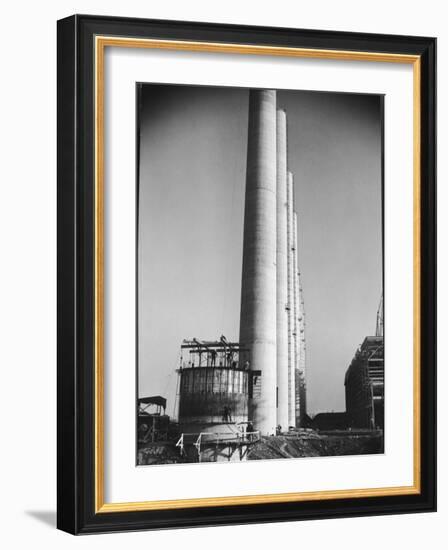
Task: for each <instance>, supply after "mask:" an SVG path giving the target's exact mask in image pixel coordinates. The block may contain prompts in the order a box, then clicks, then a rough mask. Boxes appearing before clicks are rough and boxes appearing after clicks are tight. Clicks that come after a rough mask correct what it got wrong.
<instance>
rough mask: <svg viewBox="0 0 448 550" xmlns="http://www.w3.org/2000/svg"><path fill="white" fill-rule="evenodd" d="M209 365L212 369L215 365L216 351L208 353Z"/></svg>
mask: <svg viewBox="0 0 448 550" xmlns="http://www.w3.org/2000/svg"><path fill="white" fill-rule="evenodd" d="M210 365H211V366H212V367H214V366H215V365H216V350H215V349H212V350H211V351H210Z"/></svg>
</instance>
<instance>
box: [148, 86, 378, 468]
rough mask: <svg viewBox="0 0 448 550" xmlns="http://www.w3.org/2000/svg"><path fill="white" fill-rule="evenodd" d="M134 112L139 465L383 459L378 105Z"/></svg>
mask: <svg viewBox="0 0 448 550" xmlns="http://www.w3.org/2000/svg"><path fill="white" fill-rule="evenodd" d="M137 98H138V109H137V128H138V135H137V144H138V160H137V162H138V170H137V173H138V181H137V194H138V224H137V242H138V251H137V264H138V269H137V272H138V275H137V279H138V281H137V288H138V290H137V311H138V315H137V325H138V346H137V349H138V395H137V440H138V448H137V464H138V465H156V464H178V463H186V462H188V463H192V462H228V461H250V460H266V459H283V458H303V457H322V456H338V455H365V454H375V453H383V452H384V443H383V442H384V439H383V434H384V428H385V427H384V378H385V377H384V372H385V369H384V352H383V350H384V346H383V332H384V330H383V246H382V243H383V223H382V211H383V205H382V187H383V183H382V172H383V170H382V163H383V159H382V150H383V143H382V140H383V97H382V96H381V95H374V94H371V95H369V94H365V95H362V94H348V93H328V92H318V91H298V90H268V89H244V88H224V87H223V88H217V87H207V86H181V85H165V84H163V85H162V84H161V85H157V84H145V83H140V84H138V85H137Z"/></svg>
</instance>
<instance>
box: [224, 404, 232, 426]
mask: <svg viewBox="0 0 448 550" xmlns="http://www.w3.org/2000/svg"><path fill="white" fill-rule="evenodd" d="M231 413H232V409H231V408H230V407H228V406H227V405H226V406H225V407H224V408H223V409H222V420H223V422H226V423H229V422H232V414H231Z"/></svg>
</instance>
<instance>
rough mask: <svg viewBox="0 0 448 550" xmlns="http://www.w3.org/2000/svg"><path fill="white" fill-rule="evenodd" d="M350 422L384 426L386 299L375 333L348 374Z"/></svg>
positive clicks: (346, 385)
mask: <svg viewBox="0 0 448 550" xmlns="http://www.w3.org/2000/svg"><path fill="white" fill-rule="evenodd" d="M345 400H346V409H347V416H348V423H349V425H350V426H351V427H352V428H365V429H384V337H383V299H382V298H381V302H380V306H379V308H378V313H377V326H376V335H375V336H367V337H366V338H365V339H364V341H363V343H362V344H361V345H360V347H359V348H358V350H357V351H356V353H355V356H354V357H353V359H352V362H351V364H350V366H349V368H348V370H347V373H346V375H345Z"/></svg>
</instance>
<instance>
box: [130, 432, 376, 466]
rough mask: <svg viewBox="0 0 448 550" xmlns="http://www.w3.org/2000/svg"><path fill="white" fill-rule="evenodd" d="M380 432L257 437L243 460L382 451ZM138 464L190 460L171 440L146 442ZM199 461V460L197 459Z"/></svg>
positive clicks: (309, 433)
mask: <svg viewBox="0 0 448 550" xmlns="http://www.w3.org/2000/svg"><path fill="white" fill-rule="evenodd" d="M383 452H384V449H383V434H382V432H381V431H356V432H354V431H353V432H346V431H341V432H337V431H333V432H328V433H322V432H320V433H316V432H308V433H306V434H303V435H299V436H297V434H293V435H277V436H269V437H261V438H260V440H259V441H257V442H255V443H254V444H253V445H251V447H250V448H249V450H248V453H247V460H267V459H279V458H304V457H319V456H320V457H322V456H346V455H366V454H379V453H383ZM137 462H138V464H139V465H150V464H180V463H191V462H192V460H191V457H190V458H186V457H185V456H182V455H181V453H179V449H178V448H177V447H176V445H175V442H156V443H149V444H147V445H146V446H145V447H142V448H140V449H139V451H138V460H137ZM198 462H199V460H198Z"/></svg>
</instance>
